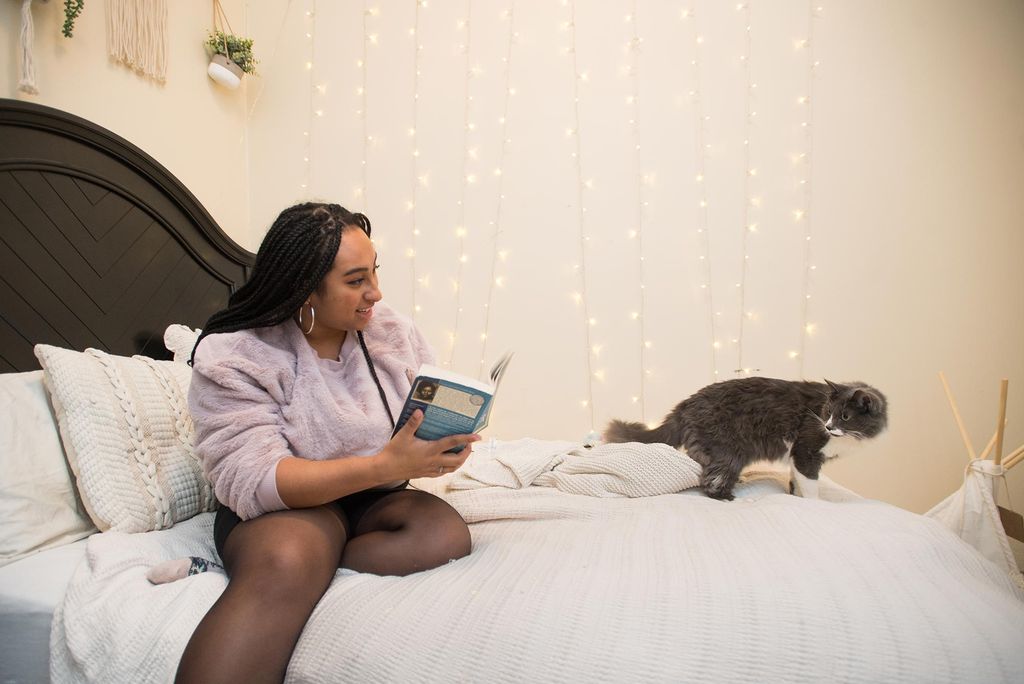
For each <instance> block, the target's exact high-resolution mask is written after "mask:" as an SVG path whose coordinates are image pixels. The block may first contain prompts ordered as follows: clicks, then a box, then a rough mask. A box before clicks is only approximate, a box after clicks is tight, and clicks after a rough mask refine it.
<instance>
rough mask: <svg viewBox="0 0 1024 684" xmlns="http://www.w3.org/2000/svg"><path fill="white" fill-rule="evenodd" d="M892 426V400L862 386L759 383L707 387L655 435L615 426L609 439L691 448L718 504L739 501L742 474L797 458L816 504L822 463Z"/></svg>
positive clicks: (797, 473) (805, 489) (799, 476)
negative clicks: (737, 491) (765, 464)
mask: <svg viewBox="0 0 1024 684" xmlns="http://www.w3.org/2000/svg"><path fill="white" fill-rule="evenodd" d="M886 423H887V402H886V399H885V395H883V394H882V393H881V392H879V391H878V390H877V389H875V388H874V387H871V386H870V385H866V384H864V383H862V382H850V383H844V384H837V383H833V382H830V381H828V380H826V381H825V382H823V383H822V382H805V381H789V380H778V379H774V378H760V377H757V378H740V379H736V380H727V381H725V382H719V383H715V384H713V385H708V386H707V387H705V388H703V389H701V390H699V391H698V392H697V393H696V394H694V395H693V396H691V397H690V398H688V399H684V400H683V401H681V402H680V403H679V404H678V405H676V407H675V408H674V409H672V411H671V412H670V413H669V414H668V416H666V417H665V420H664V421H663V422H662V424H661V425H660V426H658V427H656V428H654V429H653V430H649V429H647V426H646V425H644V424H643V423H629V422H625V421H621V420H613V421H611V422H610V423H609V424H608V427H607V428H606V429H605V433H604V439H605V441H608V442H662V443H665V444H670V445H672V446H674V447H677V448H678V447H684V448H685V449H686V453H687V454H688V455H689V456H690V458H692V459H693V460H694V461H696V462H697V463H700V464H701V465H702V466H703V467H704V470H703V473H702V474H701V487H702V489H703V490H704V491H705V492H706V493H707V495H708V496H710V497H712V498H715V499H727V500H731V499H732V498H733V494H732V490H733V487H734V486H735V485H736V482H737V480H738V479H739V476H740V471H742V470H743V468H744V467H746V466H747V465H749V464H750V463H753V462H754V461H762V460H767V461H778V460H782V459H786V458H791V459H792V460H791V467H792V469H793V477H794V479H795V480H796V482H797V483H798V484H799V488H800V493H801V495H802V496H804V497H808V498H817V484H818V474H819V472H820V471H821V466H822V464H823V463H824V462H825V461H826V460H827V459H829V458H833V457H835V456H838V455H839V452H840V451H841V450H845V448H846V447H847V445H848V444H849V443H850V442H851V441H854V442H856V441H860V440H863V439H870V438H872V437H875V436H876V435H878V434H879V433H880V432H881V431H882V430H884V429H885V426H886Z"/></svg>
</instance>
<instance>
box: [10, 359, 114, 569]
mask: <svg viewBox="0 0 1024 684" xmlns="http://www.w3.org/2000/svg"><path fill="white" fill-rule="evenodd" d="M0 407H2V408H0V473H2V475H0V520H2V521H3V527H2V528H0V529H2V530H3V532H2V534H0V566H2V565H6V564H7V563H11V562H13V561H16V560H18V559H19V558H23V557H24V556H28V555H30V554H33V553H35V552H37V551H42V550H44V549H48V548H50V547H54V546H60V545H62V544H67V543H70V542H73V541H75V540H76V539H81V538H82V537H87V536H88V535H90V534H92V533H93V532H95V531H96V527H95V526H94V525H93V524H92V521H91V520H89V516H88V514H86V512H85V510H83V509H82V506H81V502H79V501H78V500H77V497H76V495H75V485H74V482H73V481H72V478H71V472H70V471H69V470H68V464H67V461H66V460H65V458H64V449H62V448H61V445H60V436H59V435H58V434H57V420H56V418H54V415H53V410H52V409H51V408H50V401H49V399H48V398H47V396H46V388H45V387H43V372H42V371H32V372H30V373H3V374H0Z"/></svg>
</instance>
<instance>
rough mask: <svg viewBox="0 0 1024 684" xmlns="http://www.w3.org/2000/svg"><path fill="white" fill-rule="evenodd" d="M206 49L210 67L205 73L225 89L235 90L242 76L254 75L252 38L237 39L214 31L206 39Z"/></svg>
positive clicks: (254, 59) (254, 63) (254, 60)
mask: <svg viewBox="0 0 1024 684" xmlns="http://www.w3.org/2000/svg"><path fill="white" fill-rule="evenodd" d="M206 49H207V50H208V51H209V52H210V66H209V68H207V70H206V73H207V74H209V76H210V78H212V79H213V80H214V81H216V82H217V83H220V84H221V85H222V86H225V87H226V88H231V89H234V88H237V87H238V84H239V83H241V82H242V76H243V75H244V74H255V73H256V58H255V57H254V56H253V54H252V38H239V37H238V36H235V35H232V34H230V33H224V32H223V31H219V30H215V31H214V32H213V33H211V34H210V37H209V38H207V39H206Z"/></svg>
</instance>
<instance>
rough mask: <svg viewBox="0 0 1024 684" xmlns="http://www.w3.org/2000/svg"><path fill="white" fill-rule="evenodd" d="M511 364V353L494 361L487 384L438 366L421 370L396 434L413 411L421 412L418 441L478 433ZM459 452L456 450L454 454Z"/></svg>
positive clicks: (485, 425)
mask: <svg viewBox="0 0 1024 684" xmlns="http://www.w3.org/2000/svg"><path fill="white" fill-rule="evenodd" d="M511 360H512V352H505V353H504V354H503V355H502V356H501V358H499V359H498V360H497V362H496V363H495V364H494V366H493V367H492V368H491V374H490V382H489V383H488V382H483V381H480V380H474V379H473V378H469V377H466V376H465V375H459V374H458V373H454V372H452V371H450V370H446V369H444V368H438V367H437V366H431V365H428V364H424V365H422V366H420V369H419V371H417V373H416V378H415V379H414V380H413V381H412V389H411V390H409V396H408V397H406V399H405V405H403V406H402V413H401V414H399V416H398V420H397V421H396V424H395V432H396V433H397V432H398V431H399V430H401V429H402V426H403V425H405V423H406V421H407V420H409V416H411V415H412V412H413V411H415V410H416V409H420V410H421V411H423V423H422V424H420V427H419V429H418V430H416V436H417V437H419V438H420V439H427V440H435V439H441V438H442V437H447V436H448V435H468V434H471V433H474V432H480V431H481V430H483V429H484V428H485V427H487V423H488V421H489V419H490V417H491V408H492V407H493V406H494V395H495V393H496V392H497V391H498V385H499V384H501V378H502V377H503V376H504V375H505V369H506V368H508V362H509V361H511ZM392 434H394V433H392ZM461 450H462V448H461V447H459V448H457V449H454V450H453V451H455V452H458V451H461Z"/></svg>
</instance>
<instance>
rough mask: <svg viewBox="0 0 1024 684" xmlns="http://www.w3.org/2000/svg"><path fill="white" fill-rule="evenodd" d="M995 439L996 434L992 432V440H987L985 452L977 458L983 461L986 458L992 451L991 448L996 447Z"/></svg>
mask: <svg viewBox="0 0 1024 684" xmlns="http://www.w3.org/2000/svg"><path fill="white" fill-rule="evenodd" d="M996 437H998V433H996V432H993V433H992V439H990V440H988V444H986V445H985V450H984V451H982V452H981V453H980V454H978V458H980V459H981V460H983V461H984V460H985V459H986V458H988V454H989V452H990V451H992V447H994V446H995V445H996Z"/></svg>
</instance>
